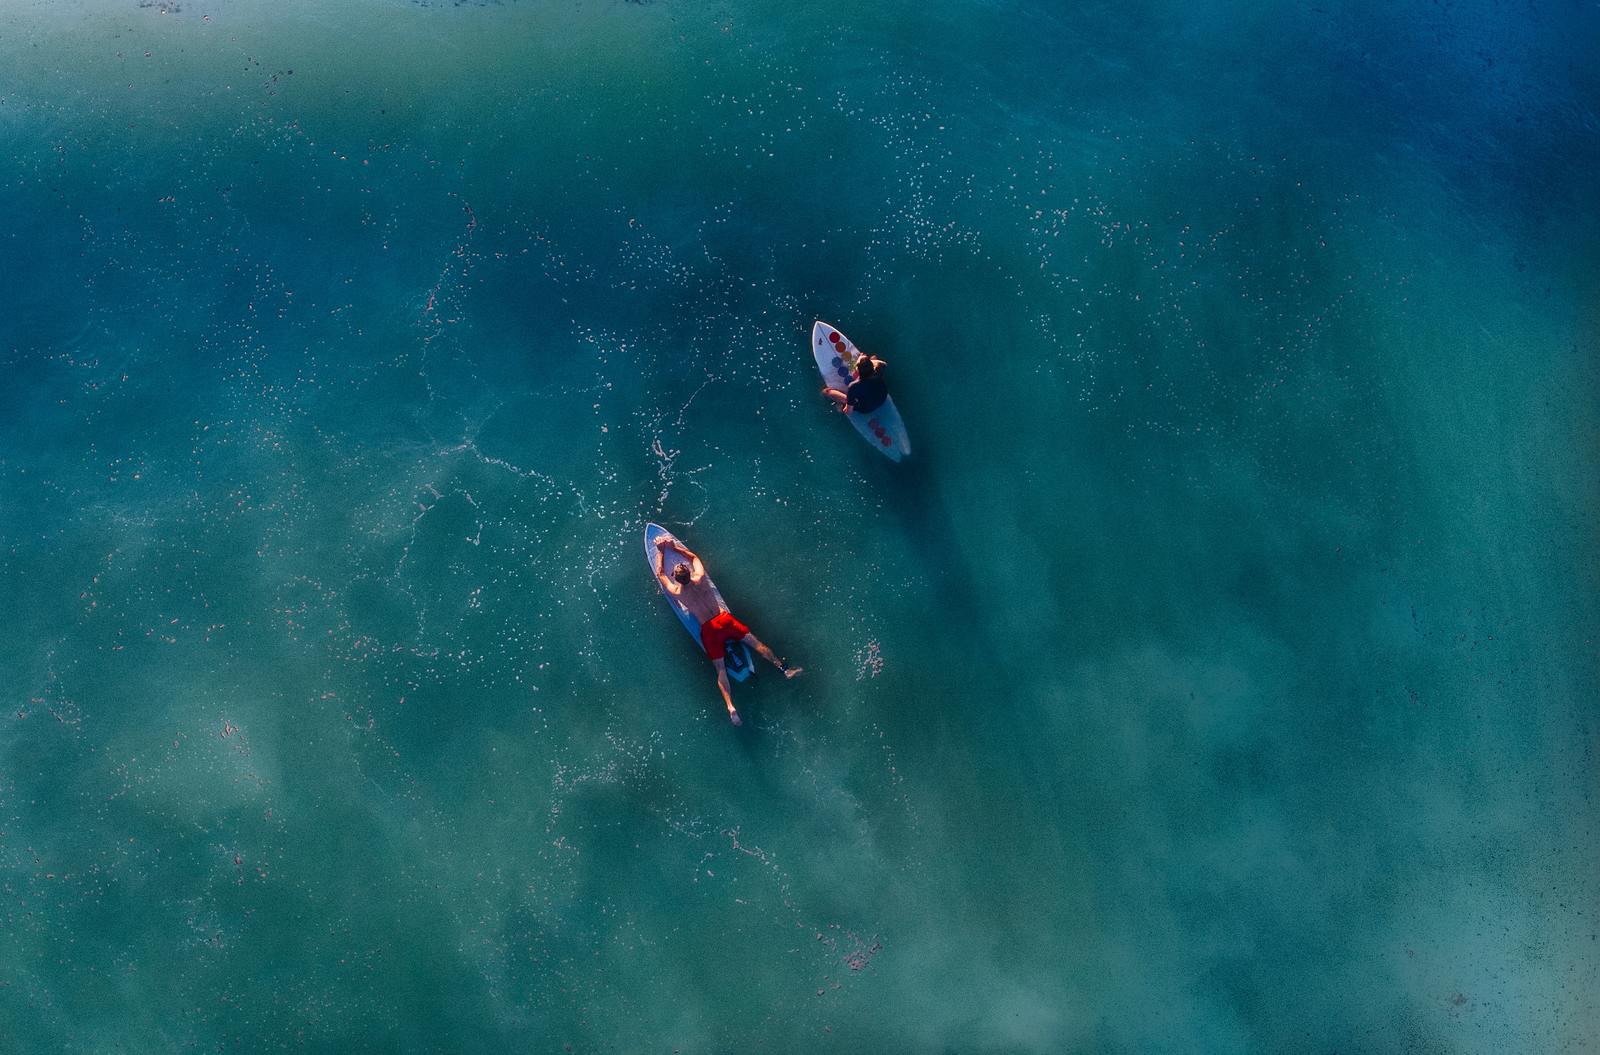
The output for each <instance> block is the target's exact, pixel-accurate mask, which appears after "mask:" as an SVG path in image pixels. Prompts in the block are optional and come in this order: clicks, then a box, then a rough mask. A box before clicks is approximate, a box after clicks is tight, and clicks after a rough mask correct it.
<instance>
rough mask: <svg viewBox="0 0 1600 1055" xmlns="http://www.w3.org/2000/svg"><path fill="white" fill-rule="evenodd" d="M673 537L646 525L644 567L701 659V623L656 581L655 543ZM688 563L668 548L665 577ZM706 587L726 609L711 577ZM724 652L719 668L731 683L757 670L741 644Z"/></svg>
mask: <svg viewBox="0 0 1600 1055" xmlns="http://www.w3.org/2000/svg"><path fill="white" fill-rule="evenodd" d="M673 537H674V536H673V534H672V532H670V531H668V530H667V529H666V528H664V527H662V526H661V525H660V524H646V525H645V526H644V559H645V563H647V564H649V565H650V577H651V578H652V579H655V580H656V585H657V586H659V587H661V596H662V597H663V598H665V599H666V602H667V607H668V608H671V609H672V612H673V614H674V615H676V616H677V617H678V622H680V623H682V624H683V628H684V629H685V630H687V631H689V636H690V637H692V638H694V643H695V646H696V647H697V648H699V649H700V652H701V654H702V655H703V654H704V653H705V646H704V645H702V644H700V620H698V619H696V618H695V617H694V616H693V615H691V614H690V612H689V609H687V608H685V607H684V606H683V602H681V601H679V600H678V599H677V598H676V597H674V596H673V595H672V594H670V593H668V592H667V588H666V587H665V586H663V585H662V583H661V580H660V579H659V578H657V577H656V570H657V568H658V567H659V566H660V559H661V558H660V553H661V551H660V550H658V549H657V548H656V540H657V539H661V538H669V539H670V538H673ZM687 563H688V560H687V559H686V558H685V557H684V555H683V554H681V553H679V552H678V551H677V550H675V549H672V548H671V547H668V549H667V575H668V577H669V578H670V577H671V575H672V572H673V569H675V568H676V567H677V566H678V565H680V564H687ZM705 583H706V585H707V586H709V587H711V592H712V593H713V594H714V595H715V596H716V598H717V603H718V604H719V605H721V606H722V607H723V608H727V607H728V605H727V603H726V602H725V601H723V599H722V591H721V590H718V589H717V584H716V583H714V582H712V581H711V576H710V575H709V574H708V575H706V577H705ZM724 651H725V652H726V655H724V656H723V658H722V666H723V668H724V669H725V670H727V672H728V677H730V678H732V679H733V680H734V681H744V680H745V679H746V678H748V677H749V676H750V675H751V674H752V673H754V671H755V669H756V665H755V660H754V659H753V658H752V657H751V655H750V649H749V648H748V647H747V646H746V645H745V643H744V642H743V641H730V642H728V645H727V648H726V649H725V650H724Z"/></svg>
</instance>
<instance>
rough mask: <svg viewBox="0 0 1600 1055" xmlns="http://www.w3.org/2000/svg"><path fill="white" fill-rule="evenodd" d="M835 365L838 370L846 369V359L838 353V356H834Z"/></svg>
mask: <svg viewBox="0 0 1600 1055" xmlns="http://www.w3.org/2000/svg"><path fill="white" fill-rule="evenodd" d="M833 365H834V368H835V369H837V370H843V369H844V360H843V359H840V358H839V357H838V356H837V355H836V356H834V357H833Z"/></svg>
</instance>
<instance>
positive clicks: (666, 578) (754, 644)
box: [656, 537, 802, 725]
mask: <svg viewBox="0 0 1600 1055" xmlns="http://www.w3.org/2000/svg"><path fill="white" fill-rule="evenodd" d="M668 546H671V547H672V548H673V549H675V550H677V551H678V552H679V553H681V554H683V556H684V559H685V560H686V561H687V563H685V564H680V565H678V566H677V567H676V568H674V569H673V570H672V574H671V575H668V574H667V571H666V569H667V547H668ZM656 551H657V556H658V557H659V558H660V559H659V560H658V561H657V562H656V578H658V579H660V580H661V586H662V589H664V590H666V591H667V592H668V593H669V594H671V595H672V596H674V597H676V598H677V599H678V601H679V603H681V604H682V605H683V606H684V607H685V608H687V609H688V610H689V614H690V615H692V616H694V617H695V618H696V619H698V620H700V644H701V645H702V646H703V647H704V648H705V650H706V655H708V656H710V657H711V665H712V666H714V667H716V668H717V688H719V689H721V690H722V702H724V703H726V704H727V705H728V717H729V718H730V719H732V721H733V724H734V725H739V724H742V723H741V722H740V720H739V712H738V711H736V710H734V709H733V693H732V692H731V691H729V689H728V671H727V668H726V666H725V665H724V663H723V654H724V653H725V651H726V650H727V647H728V643H729V642H730V641H743V642H744V643H745V644H746V645H748V646H750V647H751V648H753V649H755V650H756V651H757V652H759V653H760V654H761V657H762V658H763V659H765V660H766V661H767V662H769V663H771V664H772V665H773V666H774V667H777V668H778V669H779V670H781V671H783V676H784V677H786V678H792V677H794V676H795V675H797V674H799V673H800V671H801V669H802V668H800V667H789V666H785V665H784V662H783V660H781V659H779V658H778V657H777V656H775V655H773V653H772V649H770V648H768V647H767V646H766V645H763V644H762V643H761V640H760V639H759V638H757V637H756V635H754V634H752V633H751V632H750V628H749V627H747V626H745V625H744V624H743V623H741V622H739V620H737V619H735V618H734V617H733V613H732V612H730V611H728V610H727V609H726V608H724V607H723V606H722V603H721V601H722V599H721V598H720V597H719V596H718V595H717V592H716V591H715V590H713V589H712V588H711V587H710V585H709V584H708V583H707V581H706V568H705V565H704V564H701V563H700V558H699V557H697V556H695V554H694V553H692V552H691V551H690V550H689V547H688V546H685V545H684V544H683V543H681V542H679V541H678V540H677V539H675V538H671V537H667V538H661V539H657V540H656Z"/></svg>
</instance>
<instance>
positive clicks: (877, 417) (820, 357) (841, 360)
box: [811, 322, 911, 462]
mask: <svg viewBox="0 0 1600 1055" xmlns="http://www.w3.org/2000/svg"><path fill="white" fill-rule="evenodd" d="M811 354H812V355H814V356H815V357H816V360H817V369H818V370H820V371H822V380H823V382H824V383H826V384H827V386H828V387H829V388H837V389H838V390H839V391H841V392H843V391H844V390H845V389H847V388H849V387H850V382H851V381H853V380H855V375H854V374H853V373H851V371H852V370H853V369H854V368H855V363H856V359H857V358H859V357H860V355H861V353H860V352H858V351H857V350H856V346H855V345H854V344H851V343H850V338H848V337H846V336H845V335H844V334H843V333H840V332H839V330H838V328H837V327H834V326H830V325H828V324H827V323H825V322H817V323H815V324H813V325H812V327H811ZM845 417H847V418H849V419H850V424H852V425H854V426H855V427H856V431H857V432H859V433H861V438H862V439H864V440H866V441H867V442H868V443H870V444H872V445H873V446H874V447H876V448H877V449H878V450H880V451H882V452H883V454H884V456H885V457H887V458H888V459H889V460H890V461H892V462H897V461H899V460H900V459H901V458H904V457H905V456H906V455H908V454H910V453H911V437H910V436H908V435H906V423H905V421H903V420H902V419H901V417H900V411H899V410H897V409H896V408H895V405H894V399H893V397H890V398H889V399H886V400H884V401H883V406H881V407H879V408H878V409H877V410H874V411H873V412H872V413H870V414H858V413H854V412H851V413H849V414H846V415H845Z"/></svg>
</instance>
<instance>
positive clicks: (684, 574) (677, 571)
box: [672, 564, 694, 584]
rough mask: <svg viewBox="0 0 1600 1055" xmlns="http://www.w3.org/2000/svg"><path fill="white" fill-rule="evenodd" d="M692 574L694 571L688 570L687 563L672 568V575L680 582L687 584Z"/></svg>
mask: <svg viewBox="0 0 1600 1055" xmlns="http://www.w3.org/2000/svg"><path fill="white" fill-rule="evenodd" d="M693 575H694V573H693V572H691V571H690V570H689V566H688V565H687V564H680V565H678V566H677V567H676V568H673V569H672V577H673V578H674V579H677V580H678V581H679V582H680V583H685V584H687V583H688V581H689V579H690V578H691V577H692V576H693Z"/></svg>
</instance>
